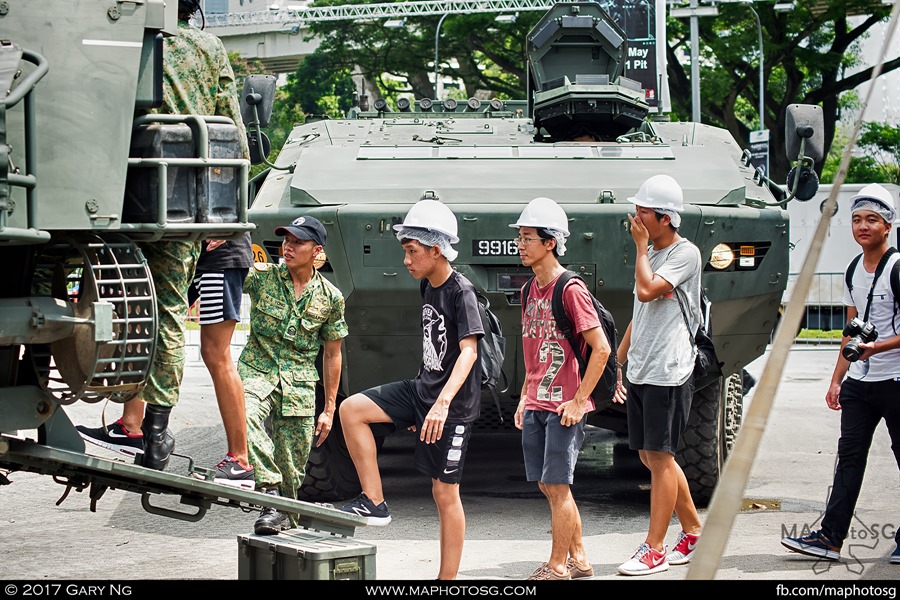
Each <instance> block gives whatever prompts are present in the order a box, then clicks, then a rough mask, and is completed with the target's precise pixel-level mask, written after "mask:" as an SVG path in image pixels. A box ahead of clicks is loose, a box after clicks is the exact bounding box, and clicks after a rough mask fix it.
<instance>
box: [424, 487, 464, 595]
mask: <svg viewBox="0 0 900 600" xmlns="http://www.w3.org/2000/svg"><path fill="white" fill-rule="evenodd" d="M431 495H432V496H433V497H434V503H435V505H436V506H437V510H438V518H439V519H440V530H441V567H440V571H439V572H438V576H437V578H438V579H456V576H457V574H458V573H459V563H460V562H461V561H462V551H463V543H464V541H465V539H466V513H465V511H464V510H463V505H462V500H461V499H460V497H459V484H456V483H444V482H443V481H440V480H439V479H432V480H431Z"/></svg>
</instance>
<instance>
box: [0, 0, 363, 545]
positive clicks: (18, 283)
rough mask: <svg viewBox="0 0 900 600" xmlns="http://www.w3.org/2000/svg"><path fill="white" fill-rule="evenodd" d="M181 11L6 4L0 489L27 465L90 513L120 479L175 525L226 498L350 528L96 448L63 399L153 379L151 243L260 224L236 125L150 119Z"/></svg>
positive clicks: (2, 29)
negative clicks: (84, 498)
mask: <svg viewBox="0 0 900 600" xmlns="http://www.w3.org/2000/svg"><path fill="white" fill-rule="evenodd" d="M177 8H178V2H173V1H171V0H141V1H136V2H105V1H101V0H45V1H42V2H33V1H32V0H3V1H2V2H0V94H2V98H0V269H2V276H0V278H2V280H3V286H2V290H0V485H13V486H14V485H15V484H16V481H15V479H16V477H15V473H16V472H18V471H29V472H34V473H41V474H46V475H50V476H53V477H54V479H55V480H56V481H57V482H59V483H61V484H62V485H64V486H66V491H65V493H64V496H63V497H65V495H68V494H69V492H70V491H71V490H76V491H78V492H82V491H85V490H87V491H88V495H89V499H90V502H91V505H92V507H93V505H94V503H96V502H97V501H98V500H99V499H100V498H101V497H102V496H103V494H104V493H105V492H106V491H107V490H109V489H121V490H127V491H132V492H136V493H139V494H141V495H142V504H143V506H144V508H145V509H146V510H147V511H149V512H153V513H155V514H160V515H164V516H168V517H173V518H178V519H184V520H192V521H193V520H197V519H200V518H202V517H203V516H204V514H205V513H206V511H207V509H208V508H209V507H210V506H211V505H213V504H218V505H225V506H234V507H240V508H242V509H245V510H250V509H258V508H259V507H260V506H273V507H275V508H278V509H279V510H282V511H285V512H290V513H295V514H297V515H299V517H300V519H299V522H300V523H301V525H305V526H309V527H314V528H315V529H318V530H320V531H324V532H334V533H338V534H341V535H352V534H353V532H354V530H355V528H356V527H357V526H360V525H363V524H365V521H364V520H363V519H360V518H357V517H355V516H354V515H348V514H346V513H342V512H340V511H338V510H336V509H334V508H333V507H320V506H313V505H311V504H309V503H306V502H299V501H296V500H289V499H285V498H274V497H272V496H267V495H265V494H262V493H258V492H247V491H243V490H238V489H235V488H229V487H226V486H221V485H218V484H215V483H214V482H212V481H210V480H203V481H200V480H198V479H195V478H194V477H191V476H190V475H191V473H192V471H193V472H202V471H195V470H194V469H193V464H192V461H191V462H189V463H188V468H186V469H182V468H180V467H179V469H178V470H173V469H172V465H170V468H169V471H166V472H160V471H154V470H152V469H147V468H144V467H142V466H140V465H139V464H129V463H126V462H124V461H122V460H106V459H104V458H100V457H95V456H88V455H86V454H85V446H84V441H83V440H82V438H81V437H80V436H79V434H78V432H77V431H76V429H75V427H74V425H73V424H72V422H71V421H70V419H69V418H68V416H67V414H66V412H65V410H64V409H65V407H66V406H69V405H71V404H73V403H75V402H92V403H101V402H104V401H107V400H109V401H113V402H119V403H121V402H125V401H127V400H129V399H131V398H133V397H135V396H137V395H138V394H139V393H140V391H141V390H142V388H143V387H144V384H145V380H146V377H147V372H148V369H149V366H150V363H151V361H152V360H153V356H154V352H155V345H156V336H157V314H156V293H155V281H154V279H155V278H156V277H158V276H159V274H156V273H151V272H150V270H149V269H148V268H147V265H146V262H145V260H144V258H143V254H142V252H141V246H142V245H144V244H156V243H159V242H160V241H165V240H200V239H205V238H208V237H215V238H233V237H236V236H239V235H243V234H244V232H247V231H250V230H252V229H253V228H254V225H253V224H252V223H251V222H249V221H248V219H247V207H248V197H249V172H250V161H248V160H246V159H244V158H243V157H242V153H241V145H240V139H239V138H238V132H239V129H238V128H237V127H236V126H235V124H234V123H233V122H232V121H231V120H230V119H227V118H224V117H199V118H198V117H192V116H185V115H153V114H146V113H148V111H150V110H151V109H153V108H155V107H158V106H160V105H161V104H162V91H163V74H162V65H163V62H162V61H163V48H164V46H163V37H164V36H167V35H174V34H176V32H177V25H176V22H177ZM272 79H274V78H272ZM99 410H100V408H99V406H98V413H99ZM160 494H163V495H171V496H176V497H180V501H181V503H182V504H183V505H185V507H186V510H185V511H184V512H182V511H180V510H176V509H170V508H167V506H170V505H172V504H173V503H172V502H168V503H166V502H163V503H162V504H160V503H159V502H157V501H156V497H157V495H160ZM164 506H165V507H164Z"/></svg>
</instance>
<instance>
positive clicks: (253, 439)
mask: <svg viewBox="0 0 900 600" xmlns="http://www.w3.org/2000/svg"><path fill="white" fill-rule="evenodd" d="M283 399H284V397H283V395H282V392H281V386H278V387H276V388H275V389H274V390H272V392H271V393H270V394H269V395H268V396H266V397H265V398H260V397H259V396H257V395H256V394H254V393H252V392H250V391H245V393H244V401H245V404H246V406H247V447H248V450H249V454H248V457H249V459H250V464H251V465H253V468H254V469H255V470H256V488H257V489H261V488H271V487H276V486H277V488H278V493H279V494H281V496H282V497H285V498H296V497H297V490H298V489H299V488H300V484H301V483H303V478H304V477H306V461H307V460H309V451H310V448H311V447H312V439H313V434H314V433H315V422H316V418H315V417H293V416H285V415H283V414H282V410H281V408H282V400H283ZM269 416H271V417H272V427H271V432H272V433H271V437H270V435H269V434H268V433H266V419H267V418H268V417H269ZM291 524H292V525H293V526H295V527H296V526H297V523H296V522H295V521H294V515H291Z"/></svg>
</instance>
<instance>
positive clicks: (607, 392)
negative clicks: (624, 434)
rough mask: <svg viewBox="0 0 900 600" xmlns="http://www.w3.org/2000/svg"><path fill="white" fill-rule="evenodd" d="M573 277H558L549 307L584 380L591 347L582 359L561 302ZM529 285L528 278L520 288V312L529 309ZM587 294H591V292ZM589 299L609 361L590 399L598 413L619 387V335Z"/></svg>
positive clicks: (606, 313) (606, 314) (572, 274)
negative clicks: (598, 321)
mask: <svg viewBox="0 0 900 600" xmlns="http://www.w3.org/2000/svg"><path fill="white" fill-rule="evenodd" d="M573 277H575V278H578V279H581V277H580V276H579V275H578V274H577V273H575V272H573V271H568V270H567V271H565V272H564V273H563V274H562V275H560V276H559V279H557V280H556V285H555V286H554V288H553V300H552V302H551V306H552V309H553V318H554V319H556V326H557V327H559V330H560V331H561V332H562V333H563V335H565V336H566V339H567V340H569V344H571V345H572V348H573V349H574V350H575V358H576V359H577V360H578V372H579V373H580V374H581V376H582V377H584V373H585V371H587V363H588V360H590V358H591V347H590V346H588V347H587V352H586V354H585V355H582V353H581V348H580V347H579V344H578V340H577V339H576V338H575V332H574V331H572V321H570V320H569V316H568V315H567V314H566V309H565V307H564V306H563V299H562V295H563V290H564V289H565V287H566V284H567V283H568V282H569V280H570V279H572V278H573ZM532 281H534V276H531V277H530V278H529V279H528V281H527V282H526V283H525V286H524V287H523V288H522V309H523V310H524V309H525V307H526V306H527V305H528V295H529V293H531V282H532ZM582 281H584V280H582ZM588 293H590V290H589V291H588ZM590 296H591V300H593V301H594V309H595V310H596V311H597V316H598V317H599V318H600V325H601V327H602V329H603V333H604V335H606V341H607V342H609V349H610V352H609V359H608V360H607V361H606V366H605V367H604V368H603V374H602V375H600V380H599V381H598V382H597V386H596V387H595V388H594V390H593V391H592V392H591V398H593V399H594V406H595V408H596V409H597V410H600V409H601V408H604V407H606V406H608V405H610V404H612V402H613V396H614V395H615V393H616V385H617V384H618V378H619V374H618V372H619V361H618V358H617V357H616V351H617V350H618V348H619V335H618V332H617V331H616V321H615V319H613V316H612V313H611V312H609V311H608V310H607V309H606V307H604V306H603V305H602V304H600V301H599V300H597V298H595V297H594V295H593V294H590Z"/></svg>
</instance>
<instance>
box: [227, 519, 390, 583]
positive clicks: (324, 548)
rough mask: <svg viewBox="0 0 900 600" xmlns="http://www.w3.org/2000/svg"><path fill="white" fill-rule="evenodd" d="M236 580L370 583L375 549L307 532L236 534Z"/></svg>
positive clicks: (351, 541)
mask: <svg viewBox="0 0 900 600" xmlns="http://www.w3.org/2000/svg"><path fill="white" fill-rule="evenodd" d="M238 579H242V580H267V581H268V580H328V581H331V580H340V579H345V580H373V579H375V546H374V545H373V544H369V543H366V542H361V541H359V540H354V539H353V538H347V537H338V536H335V535H330V534H327V533H319V532H315V531H310V530H307V529H289V530H288V531H283V532H281V533H279V534H278V535H239V536H238Z"/></svg>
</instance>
